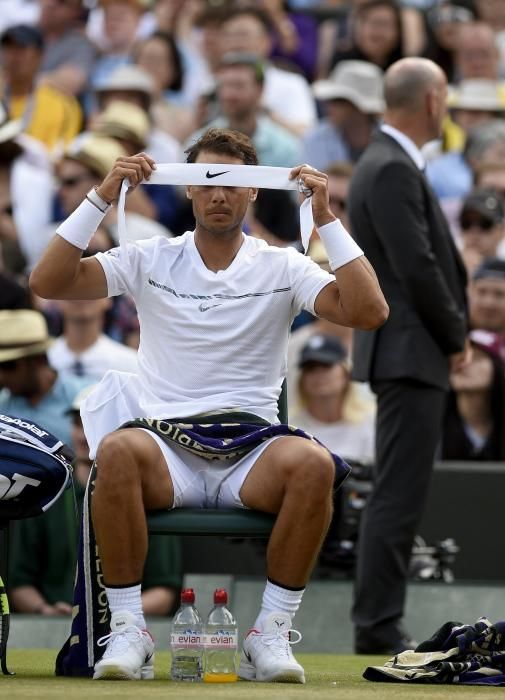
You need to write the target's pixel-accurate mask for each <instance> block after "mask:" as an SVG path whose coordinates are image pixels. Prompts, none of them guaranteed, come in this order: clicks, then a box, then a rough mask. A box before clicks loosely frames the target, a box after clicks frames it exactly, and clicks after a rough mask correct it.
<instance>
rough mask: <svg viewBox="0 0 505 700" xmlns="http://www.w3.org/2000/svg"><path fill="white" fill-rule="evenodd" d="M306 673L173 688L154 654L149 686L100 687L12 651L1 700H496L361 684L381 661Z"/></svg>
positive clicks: (470, 692) (333, 660) (45, 656)
mask: <svg viewBox="0 0 505 700" xmlns="http://www.w3.org/2000/svg"><path fill="white" fill-rule="evenodd" d="M297 658H298V660H299V661H300V662H301V663H302V665H303V666H304V667H305V675H306V680H307V683H306V685H288V684H280V683H279V684H275V683H248V682H245V681H240V682H238V683H230V684H229V685H227V684H222V685H217V684H216V685H210V684H204V683H196V684H192V683H174V682H170V681H168V680H167V678H168V667H169V653H168V652H158V653H157V654H156V665H155V668H156V679H155V680H154V681H137V682H135V681H108V682H106V681H104V682H97V681H91V680H89V679H79V678H56V677H55V676H54V675H53V667H54V659H55V650H54V649H51V650H49V649H36V650H30V649H18V650H16V649H13V650H10V651H9V654H8V662H9V669H10V670H11V671H15V672H16V675H15V676H13V677H6V676H0V698H2V700H31V699H32V698H33V700H60V699H61V700H97V699H99V698H118V699H119V698H120V700H130V699H131V700H134V699H135V700H138V699H139V698H140V699H141V700H151V698H152V699H153V700H154V699H156V700H158V699H159V700H167V699H170V698H173V699H174V700H175V699H179V698H181V699H183V700H193V699H195V700H197V699H198V698H199V699H201V700H202V699H204V700H207V699H208V700H228V699H230V700H231V699H232V698H233V700H242V699H244V700H245V699H247V700H249V699H250V698H251V699H253V700H254V699H255V698H257V700H270V699H272V700H273V699H275V700H277V699H278V700H292V699H293V700H294V699H296V700H301V699H302V698H303V699H305V698H310V699H312V698H314V700H330V699H331V700H383V699H384V700H431V699H432V698H433V699H434V700H443V699H445V698H451V699H452V698H454V699H455V698H461V699H462V700H470V699H472V700H473V699H476V700H488V698H493V700H498V696H499V694H500V690H502V689H501V688H483V687H471V686H435V685H415V686H414V685H408V684H401V685H400V684H398V685H395V684H390V683H387V684H385V683H384V684H383V683H370V682H369V681H365V680H363V679H362V678H361V673H362V671H363V669H364V668H365V667H366V666H369V665H379V664H381V663H383V662H384V660H385V659H384V657H376V656H368V657H367V656H340V655H335V654H299V655H297Z"/></svg>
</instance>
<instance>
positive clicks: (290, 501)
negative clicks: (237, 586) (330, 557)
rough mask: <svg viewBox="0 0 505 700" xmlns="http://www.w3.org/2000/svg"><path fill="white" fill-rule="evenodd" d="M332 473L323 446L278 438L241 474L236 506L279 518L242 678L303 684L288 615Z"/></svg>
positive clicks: (315, 542) (308, 564) (325, 509)
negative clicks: (259, 608) (292, 649)
mask: <svg viewBox="0 0 505 700" xmlns="http://www.w3.org/2000/svg"><path fill="white" fill-rule="evenodd" d="M334 474H335V469H334V463H333V458H332V457H331V455H330V453H329V452H328V451H327V450H326V449H324V448H322V447H320V446H319V445H317V444H315V443H312V442H310V441H308V440H306V439H304V438H298V437H285V438H279V439H278V440H275V441H273V442H272V443H270V445H268V447H267V448H266V449H265V450H264V451H263V453H262V454H261V456H260V457H259V458H258V460H257V461H256V463H255V464H254V466H253V467H252V468H251V470H250V471H249V473H248V475H247V477H246V478H245V481H244V483H243V485H242V488H241V490H240V498H241V500H242V503H243V504H244V505H246V506H248V507H249V508H254V509H255V510H262V511H267V512H270V513H278V515H277V520H276V522H275V525H274V528H273V531H272V534H271V537H270V541H269V544H268V549H267V575H268V579H267V584H266V587H265V591H264V593H263V601H262V606H261V610H260V613H259V615H258V617H257V619H256V622H255V624H254V627H253V629H252V630H250V632H249V633H248V635H247V637H246V639H245V640H244V657H243V659H242V662H241V665H240V676H241V677H242V678H245V679H247V680H260V681H284V682H298V683H304V682H305V676H304V671H303V668H302V667H301V666H300V664H298V662H297V661H296V659H295V658H294V656H293V654H292V652H291V646H290V641H293V638H292V636H293V634H294V633H295V630H292V629H291V628H292V620H293V617H294V615H295V613H296V611H297V610H298V607H299V606H300V603H301V600H302V596H303V592H304V590H305V586H306V583H307V581H308V579H309V577H310V574H311V572H312V569H313V567H314V564H315V562H316V559H317V555H318V553H319V550H320V548H321V545H322V543H323V540H324V537H325V534H326V532H327V530H328V527H329V524H330V521H331V515H332V507H333V499H332V490H333V483H334ZM290 635H291V640H290Z"/></svg>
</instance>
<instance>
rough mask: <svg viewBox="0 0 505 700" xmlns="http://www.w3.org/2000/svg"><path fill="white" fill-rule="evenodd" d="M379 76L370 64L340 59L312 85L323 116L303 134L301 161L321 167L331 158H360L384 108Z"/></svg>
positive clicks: (353, 159) (377, 71)
mask: <svg viewBox="0 0 505 700" xmlns="http://www.w3.org/2000/svg"><path fill="white" fill-rule="evenodd" d="M382 76H383V74H382V70H381V69H380V68H379V67H378V66H376V65H374V64H373V63H368V62H366V61H342V62H341V63H339V64H338V65H337V67H336V68H335V69H334V70H333V72H332V73H331V75H330V76H329V78H328V79H326V80H317V81H316V82H315V83H314V84H313V85H312V91H313V93H314V96H315V97H316V99H318V100H319V101H320V102H321V103H322V104H323V107H324V111H325V117H324V118H323V119H322V120H321V121H319V123H318V124H317V126H315V127H314V128H313V129H312V130H311V131H309V132H308V133H307V134H306V135H305V137H304V140H303V149H304V155H303V156H302V160H305V161H306V162H307V163H313V165H314V167H315V168H319V169H320V170H324V169H325V168H326V167H327V166H328V164H329V163H332V162H333V161H347V162H355V161H356V160H357V159H358V158H359V156H360V155H361V153H362V152H363V151H364V150H365V148H366V147H367V146H368V143H369V141H370V138H371V135H372V132H373V130H374V128H375V126H376V124H377V120H378V118H379V116H380V115H381V114H382V111H383V109H384V102H383V98H382Z"/></svg>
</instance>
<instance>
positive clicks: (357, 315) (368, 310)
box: [314, 255, 389, 330]
mask: <svg viewBox="0 0 505 700" xmlns="http://www.w3.org/2000/svg"><path fill="white" fill-rule="evenodd" d="M333 274H334V275H335V282H332V283H330V284H328V285H326V287H323V289H322V290H321V291H320V292H319V294H318V295H317V297H316V301H315V304H314V310H315V312H316V314H317V315H318V316H320V317H322V318H324V319H326V320H327V321H332V323H338V324H339V325H341V326H349V327H351V328H359V329H361V330H373V329H374V328H379V326H382V324H383V323H385V322H386V320H387V318H388V315H389V309H388V305H387V303H386V300H385V298H384V295H383V293H382V290H381V288H380V286H379V282H378V280H377V276H376V274H375V272H374V269H373V267H372V266H371V264H370V263H369V261H368V260H367V259H366V257H365V256H364V255H361V256H360V257H359V258H356V259H355V260H352V261H351V262H349V263H347V265H343V266H342V267H339V268H338V269H336V270H334V273H333Z"/></svg>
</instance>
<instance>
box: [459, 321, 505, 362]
mask: <svg viewBox="0 0 505 700" xmlns="http://www.w3.org/2000/svg"><path fill="white" fill-rule="evenodd" d="M468 338H469V340H470V342H471V343H472V344H473V345H475V346H476V347H478V348H480V349H481V350H483V351H484V352H485V353H487V354H488V355H491V357H495V358H496V359H498V360H500V362H502V363H503V362H504V361H505V347H504V345H503V341H502V339H501V338H500V336H499V335H498V333H492V332H491V331H485V330H482V329H480V328H476V329H475V330H472V331H470V333H469V334H468Z"/></svg>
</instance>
